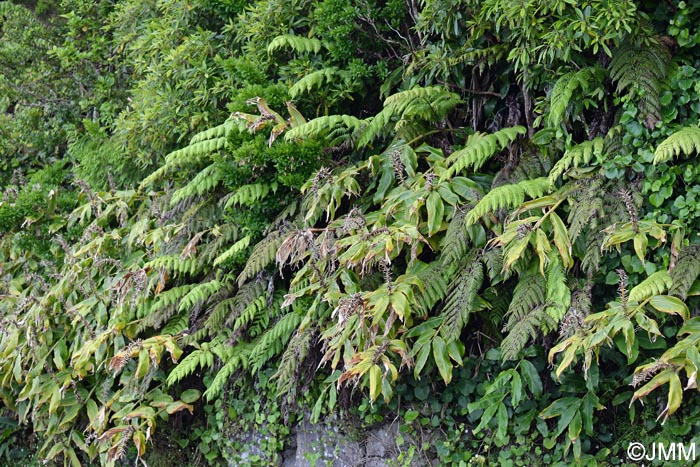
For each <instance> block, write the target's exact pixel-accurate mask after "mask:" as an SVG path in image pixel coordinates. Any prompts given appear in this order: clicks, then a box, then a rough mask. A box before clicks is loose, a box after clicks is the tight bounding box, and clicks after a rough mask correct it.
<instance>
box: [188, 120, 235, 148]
mask: <svg viewBox="0 0 700 467" xmlns="http://www.w3.org/2000/svg"><path fill="white" fill-rule="evenodd" d="M245 129H246V128H245V124H243V123H242V122H241V120H240V119H237V118H229V119H228V120H226V121H225V122H224V123H222V124H221V125H217V126H215V127H212V128H209V129H207V130H204V131H200V132H199V133H197V134H196V135H194V136H193V137H192V139H191V140H190V145H192V144H195V143H201V142H202V141H206V140H210V139H219V138H227V137H228V136H230V135H231V133H233V131H234V130H236V131H239V132H243V131H245Z"/></svg>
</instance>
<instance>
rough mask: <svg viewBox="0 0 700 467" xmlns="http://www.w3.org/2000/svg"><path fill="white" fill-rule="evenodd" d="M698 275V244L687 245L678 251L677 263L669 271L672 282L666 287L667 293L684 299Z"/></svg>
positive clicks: (699, 252) (699, 273) (699, 253)
mask: <svg viewBox="0 0 700 467" xmlns="http://www.w3.org/2000/svg"><path fill="white" fill-rule="evenodd" d="M698 275H700V245H689V246H687V247H685V248H683V249H682V250H681V251H680V253H679V256H678V263H677V264H676V267H675V268H673V271H671V279H672V282H673V283H672V285H671V287H669V289H668V291H669V293H670V294H672V295H675V296H677V297H679V298H681V299H683V300H685V299H686V298H688V291H689V290H690V287H691V286H692V285H693V282H694V281H695V279H697V278H698Z"/></svg>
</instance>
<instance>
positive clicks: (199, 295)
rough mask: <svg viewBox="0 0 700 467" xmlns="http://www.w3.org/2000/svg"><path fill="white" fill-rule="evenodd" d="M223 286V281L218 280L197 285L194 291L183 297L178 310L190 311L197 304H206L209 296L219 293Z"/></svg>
mask: <svg viewBox="0 0 700 467" xmlns="http://www.w3.org/2000/svg"><path fill="white" fill-rule="evenodd" d="M223 285H224V284H223V283H222V282H221V281H218V280H216V279H214V280H211V281H209V282H203V283H201V284H197V286H196V287H193V288H192V290H190V291H189V292H188V293H187V295H185V296H184V297H182V300H180V304H179V305H178V310H179V311H188V310H189V309H190V308H192V307H193V306H195V305H196V304H202V303H204V302H205V301H206V300H207V299H208V298H209V296H211V295H213V294H215V293H216V292H218V291H219V289H221V287H222V286H223Z"/></svg>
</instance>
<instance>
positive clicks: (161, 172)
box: [141, 136, 227, 188]
mask: <svg viewBox="0 0 700 467" xmlns="http://www.w3.org/2000/svg"><path fill="white" fill-rule="evenodd" d="M226 141H227V138H226V137H224V136H222V137H219V138H214V139H208V140H204V141H200V142H198V143H193V144H190V145H189V146H185V147H184V148H182V149H178V150H177V151H173V152H171V153H170V154H168V155H167V157H166V158H165V163H164V164H163V165H162V166H161V167H160V168H159V169H158V170H156V171H154V172H153V173H152V174H151V175H149V176H148V177H146V178H144V179H143V181H142V182H141V188H144V187H147V186H149V185H152V184H153V183H154V182H156V181H158V180H160V179H161V178H163V177H164V176H165V175H166V174H168V173H170V172H172V171H174V170H176V169H178V168H181V167H186V166H195V165H197V164H201V163H202V161H204V160H206V159H207V158H208V156H210V155H211V154H213V153H215V152H216V151H219V150H221V149H223V148H224V147H225V146H226Z"/></svg>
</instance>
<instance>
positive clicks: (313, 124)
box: [284, 115, 365, 144]
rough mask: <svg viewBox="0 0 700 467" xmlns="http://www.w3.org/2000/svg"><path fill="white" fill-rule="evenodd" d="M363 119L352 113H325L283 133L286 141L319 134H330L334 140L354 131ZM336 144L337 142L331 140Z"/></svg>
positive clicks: (362, 122)
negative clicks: (325, 114)
mask: <svg viewBox="0 0 700 467" xmlns="http://www.w3.org/2000/svg"><path fill="white" fill-rule="evenodd" d="M364 124H365V123H364V120H360V119H359V118H357V117H353V116H352V115H327V116H323V117H318V118H314V119H313V120H309V121H308V122H306V123H303V124H301V125H299V126H297V127H294V128H292V129H290V130H288V131H287V132H286V133H285V134H284V139H285V140H286V141H294V140H305V139H309V138H314V137H317V136H321V135H331V136H333V139H334V140H338V139H339V138H340V139H343V140H344V138H341V136H342V135H345V136H346V137H349V136H351V135H352V134H353V133H354V132H355V131H357V130H358V129H360V128H361V127H362V126H363V125H364ZM341 142H342V141H341ZM333 144H337V142H335V141H334V142H333Z"/></svg>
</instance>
